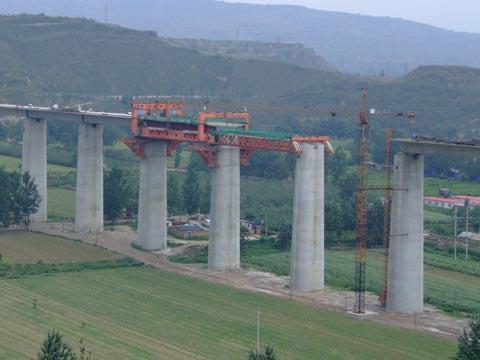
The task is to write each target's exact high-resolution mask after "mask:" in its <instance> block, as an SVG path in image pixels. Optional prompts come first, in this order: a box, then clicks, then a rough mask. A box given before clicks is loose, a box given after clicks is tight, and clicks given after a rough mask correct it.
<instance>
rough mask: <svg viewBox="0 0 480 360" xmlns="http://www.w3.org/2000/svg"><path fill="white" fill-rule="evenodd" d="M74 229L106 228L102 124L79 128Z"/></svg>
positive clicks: (85, 230) (101, 229)
mask: <svg viewBox="0 0 480 360" xmlns="http://www.w3.org/2000/svg"><path fill="white" fill-rule="evenodd" d="M75 229H76V231H78V232H82V233H97V232H102V231H103V126H102V125H99V124H85V123H84V124H80V127H79V134H78V159H77V192H76V202H75Z"/></svg>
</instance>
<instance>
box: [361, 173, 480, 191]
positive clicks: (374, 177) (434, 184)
mask: <svg viewBox="0 0 480 360" xmlns="http://www.w3.org/2000/svg"><path fill="white" fill-rule="evenodd" d="M392 181H393V178H392ZM368 182H369V186H371V187H376V186H383V171H369V172H368ZM441 188H448V189H450V190H452V193H453V194H454V195H471V196H480V186H479V184H478V182H474V181H459V180H450V179H440V178H431V177H426V178H425V183H424V193H425V196H436V195H438V190H439V189H441Z"/></svg>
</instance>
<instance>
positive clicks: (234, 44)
mask: <svg viewBox="0 0 480 360" xmlns="http://www.w3.org/2000/svg"><path fill="white" fill-rule="evenodd" d="M167 40H168V39H167ZM169 41H170V42H172V43H174V44H178V45H180V46H183V47H187V48H189V49H192V50H196V51H199V52H201V53H205V54H211V55H224V56H228V57H238V58H244V59H260V60H271V61H279V62H285V63H289V64H293V65H298V66H302V67H305V68H309V69H315V70H324V71H334V70H335V67H334V66H333V65H331V64H329V63H328V61H327V60H325V59H324V58H322V57H320V56H318V55H317V54H316V53H315V51H314V50H313V49H308V48H306V47H305V46H303V45H302V44H284V43H273V42H270V43H265V42H257V41H232V40H206V39H170V40H169Z"/></svg>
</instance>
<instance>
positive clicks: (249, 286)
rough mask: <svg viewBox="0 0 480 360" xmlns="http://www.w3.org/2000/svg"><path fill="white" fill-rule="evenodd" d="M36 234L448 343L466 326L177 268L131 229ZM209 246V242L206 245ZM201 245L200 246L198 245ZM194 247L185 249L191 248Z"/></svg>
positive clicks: (47, 228) (241, 276) (267, 277)
mask: <svg viewBox="0 0 480 360" xmlns="http://www.w3.org/2000/svg"><path fill="white" fill-rule="evenodd" d="M33 230H34V231H39V232H43V233H48V234H54V235H61V236H65V237H67V238H71V239H76V240H81V241H84V242H87V243H90V244H97V245H98V246H102V247H105V248H107V249H109V250H112V251H115V252H118V253H120V254H123V255H126V256H131V257H133V258H135V259H138V260H141V261H143V262H144V263H146V264H148V265H151V266H154V267H157V268H159V269H162V270H165V271H170V272H176V273H180V274H184V275H187V276H193V277H196V278H199V279H203V280H206V281H211V282H217V283H222V284H225V285H227V286H231V287H234V288H238V289H245V290H249V291H255V292H262V293H268V294H271V295H274V296H279V297H282V298H286V299H290V300H291V301H295V302H300V303H305V304H310V305H313V306H318V307H321V308H325V309H331V310H334V311H337V312H344V313H347V314H349V316H351V317H353V318H358V319H363V320H365V319H368V320H370V321H375V322H379V323H383V324H389V325H392V326H396V327H401V328H407V329H412V330H417V331H421V332H424V333H428V334H433V335H437V336H441V337H445V338H448V339H452V340H454V339H456V338H457V337H458V335H460V334H461V332H462V330H463V328H464V327H465V325H466V323H467V322H466V320H464V319H455V318H452V317H450V316H448V315H446V314H444V313H443V312H441V311H439V310H437V309H435V308H433V307H430V306H426V307H425V311H424V313H422V314H416V315H415V316H412V315H399V314H389V313H386V312H385V311H384V309H383V308H380V307H379V306H378V301H377V296H376V295H374V294H367V296H366V301H367V310H368V314H367V315H363V316H358V315H352V314H351V313H349V311H351V309H352V307H353V301H354V294H353V292H351V291H340V290H335V289H331V288H329V287H326V289H325V290H323V291H319V292H314V293H302V294H299V293H292V292H291V291H290V290H289V289H288V287H287V286H286V285H287V284H288V277H286V276H276V275H274V274H269V273H264V272H259V271H254V270H251V269H242V270H240V271H236V272H226V271H211V270H208V269H207V268H206V266H204V265H196V264H176V263H171V262H169V260H168V256H169V255H170V254H172V252H175V253H177V252H178V251H181V249H179V248H173V249H169V250H167V251H164V252H161V253H152V252H145V251H140V250H136V249H134V248H133V247H132V246H131V244H132V242H133V241H135V240H136V234H135V233H134V232H133V231H132V230H131V229H130V228H129V227H127V226H116V227H115V228H114V229H113V230H112V229H108V228H107V230H106V231H105V232H104V233H102V234H99V235H98V236H96V235H91V234H88V235H83V234H77V233H75V232H74V231H73V224H71V223H47V224H38V225H34V226H33ZM205 243H206V242H205ZM195 244H197V245H198V244H199V242H195ZM188 246H190V244H188V243H187V244H186V245H183V248H184V247H188Z"/></svg>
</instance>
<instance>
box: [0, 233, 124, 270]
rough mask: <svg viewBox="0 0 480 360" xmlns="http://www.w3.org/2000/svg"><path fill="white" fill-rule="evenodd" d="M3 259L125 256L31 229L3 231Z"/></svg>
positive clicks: (26, 261)
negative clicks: (31, 231) (30, 230)
mask: <svg viewBox="0 0 480 360" xmlns="http://www.w3.org/2000/svg"><path fill="white" fill-rule="evenodd" d="M0 254H2V257H3V260H2V261H8V262H14V263H17V264H35V263H37V262H38V261H42V262H44V263H49V264H51V263H66V262H93V261H101V260H115V259H120V258H122V256H121V255H118V254H115V253H113V252H110V251H108V250H104V249H102V248H99V247H95V246H92V245H88V244H84V243H80V242H75V241H71V240H66V239H63V238H60V237H56V236H51V235H45V234H39V233H30V232H0Z"/></svg>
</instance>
